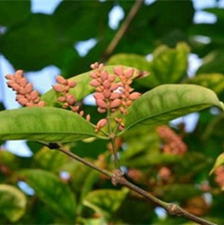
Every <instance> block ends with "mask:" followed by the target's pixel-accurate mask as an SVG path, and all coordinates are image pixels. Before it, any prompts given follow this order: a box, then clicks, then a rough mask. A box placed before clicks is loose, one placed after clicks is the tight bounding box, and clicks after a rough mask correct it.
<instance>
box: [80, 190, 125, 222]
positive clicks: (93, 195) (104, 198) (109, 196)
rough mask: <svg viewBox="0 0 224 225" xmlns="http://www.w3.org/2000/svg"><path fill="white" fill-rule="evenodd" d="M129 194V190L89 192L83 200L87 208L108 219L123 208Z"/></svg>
mask: <svg viewBox="0 0 224 225" xmlns="http://www.w3.org/2000/svg"><path fill="white" fill-rule="evenodd" d="M127 193H128V189H126V188H124V189H122V190H110V189H108V190H103V189H101V190H96V191H91V192H89V193H88V194H87V195H86V197H85V198H84V200H83V204H84V205H85V206H88V207H90V208H91V209H93V210H94V211H96V212H98V213H100V214H101V215H103V216H105V217H106V218H108V217H109V216H110V215H112V213H114V212H115V211H116V210H118V208H119V207H120V206H121V204H122V202H123V200H124V199H125V197H126V195H127Z"/></svg>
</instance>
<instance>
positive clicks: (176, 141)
mask: <svg viewBox="0 0 224 225" xmlns="http://www.w3.org/2000/svg"><path fill="white" fill-rule="evenodd" d="M156 131H157V133H158V134H159V136H160V138H161V139H162V142H163V148H162V150H163V152H165V153H167V154H172V155H183V154H184V153H185V152H186V151H187V146H186V144H185V143H184V142H183V141H182V139H181V138H180V137H179V136H178V135H177V134H176V133H175V132H174V131H173V130H171V129H170V128H169V127H168V126H165V125H162V126H159V127H157V128H156Z"/></svg>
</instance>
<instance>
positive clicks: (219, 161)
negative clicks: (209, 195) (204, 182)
mask: <svg viewBox="0 0 224 225" xmlns="http://www.w3.org/2000/svg"><path fill="white" fill-rule="evenodd" d="M221 165H224V153H222V154H220V155H219V156H218V158H217V159H216V161H215V165H214V166H213V168H212V170H211V171H210V173H209V174H212V173H213V172H214V171H215V170H216V169H217V168H218V167H219V166H221Z"/></svg>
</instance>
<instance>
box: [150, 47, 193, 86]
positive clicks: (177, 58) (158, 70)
mask: <svg viewBox="0 0 224 225" xmlns="http://www.w3.org/2000/svg"><path fill="white" fill-rule="evenodd" d="M188 53H189V47H188V46H187V45H186V44H185V43H179V44H178V45H177V46H176V48H173V49H172V48H169V47H167V46H160V47H158V48H157V49H156V50H155V52H154V53H153V61H152V66H151V67H152V76H155V79H156V80H157V82H158V84H167V83H175V82H177V81H179V80H180V79H181V78H183V76H184V75H186V69H187V66H188Z"/></svg>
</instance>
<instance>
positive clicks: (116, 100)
mask: <svg viewBox="0 0 224 225" xmlns="http://www.w3.org/2000/svg"><path fill="white" fill-rule="evenodd" d="M120 104H121V100H120V99H115V100H113V101H112V102H111V103H110V108H117V107H118V106H119V105H120Z"/></svg>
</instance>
